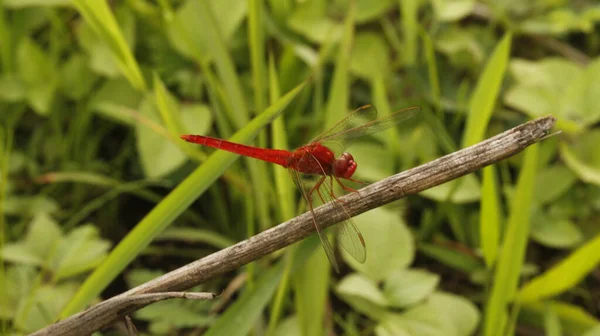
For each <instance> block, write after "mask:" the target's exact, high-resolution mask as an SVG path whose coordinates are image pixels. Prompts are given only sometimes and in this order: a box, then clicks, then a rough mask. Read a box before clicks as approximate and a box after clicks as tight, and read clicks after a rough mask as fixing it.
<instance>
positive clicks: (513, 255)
mask: <svg viewBox="0 0 600 336" xmlns="http://www.w3.org/2000/svg"><path fill="white" fill-rule="evenodd" d="M538 151H539V145H538V144H535V145H532V146H530V147H529V148H527V149H526V150H525V160H524V163H523V168H522V169H521V173H520V175H519V180H518V182H517V189H516V192H515V194H514V196H513V198H512V200H511V203H510V215H509V218H508V226H507V228H506V233H505V234H504V241H503V242H502V253H501V254H500V255H499V257H498V263H497V266H496V271H495V274H494V281H493V285H492V289H491V294H490V297H489V298H488V302H487V305H486V309H485V319H484V320H485V323H484V327H483V334H484V335H497V334H498V333H499V332H500V333H502V334H503V333H504V332H502V331H503V330H504V328H505V323H506V307H507V304H508V302H509V301H510V300H511V299H512V298H513V297H514V295H515V291H516V289H517V282H518V280H519V274H520V272H521V269H522V267H523V261H524V258H525V248H526V246H527V238H528V236H529V226H530V214H531V206H532V198H533V185H534V181H535V173H536V168H537V165H538V162H537V161H538ZM507 332H509V333H511V332H512V331H507Z"/></svg>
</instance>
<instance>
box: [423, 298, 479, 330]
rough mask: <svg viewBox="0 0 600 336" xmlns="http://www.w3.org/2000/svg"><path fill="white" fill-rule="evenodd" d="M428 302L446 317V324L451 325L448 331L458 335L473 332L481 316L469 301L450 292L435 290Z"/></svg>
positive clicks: (440, 314)
mask: <svg viewBox="0 0 600 336" xmlns="http://www.w3.org/2000/svg"><path fill="white" fill-rule="evenodd" d="M429 304H430V305H431V306H433V307H435V308H436V309H437V311H438V314H439V316H441V317H442V318H445V319H446V325H448V326H451V327H452V328H451V329H450V328H449V329H448V331H450V330H452V331H454V334H455V335H460V336H468V335H474V334H475V330H476V329H477V326H478V324H479V320H480V319H481V316H480V314H479V311H478V310H477V306H475V305H474V304H473V303H472V302H471V301H469V300H467V299H465V298H464V297H462V296H458V295H454V294H451V293H445V292H435V293H433V294H431V296H430V297H429Z"/></svg>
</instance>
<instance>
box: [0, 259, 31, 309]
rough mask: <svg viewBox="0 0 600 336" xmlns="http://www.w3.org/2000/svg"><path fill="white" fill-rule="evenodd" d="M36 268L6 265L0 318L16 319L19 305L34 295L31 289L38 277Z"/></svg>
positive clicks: (0, 289) (1, 288)
mask: <svg viewBox="0 0 600 336" xmlns="http://www.w3.org/2000/svg"><path fill="white" fill-rule="evenodd" d="M38 275H39V274H38V270H37V268H36V267H34V266H26V265H8V264H7V265H6V266H5V269H4V273H3V281H4V283H3V286H1V287H0V297H2V299H3V300H0V317H2V318H4V319H7V320H8V319H14V318H15V317H16V315H17V313H18V311H17V310H18V308H19V305H20V304H21V302H22V301H24V300H27V299H28V298H29V295H31V293H32V289H31V287H32V286H33V285H34V281H35V279H36V277H37V276H38Z"/></svg>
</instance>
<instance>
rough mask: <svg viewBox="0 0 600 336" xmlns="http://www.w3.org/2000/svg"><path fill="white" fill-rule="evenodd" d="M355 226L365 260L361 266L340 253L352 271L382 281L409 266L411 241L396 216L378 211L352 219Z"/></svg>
mask: <svg viewBox="0 0 600 336" xmlns="http://www.w3.org/2000/svg"><path fill="white" fill-rule="evenodd" d="M354 222H355V223H356V226H357V227H358V228H359V230H360V232H361V233H362V235H363V237H364V239H365V243H366V249H367V260H366V261H365V262H364V263H363V264H361V263H359V262H358V261H356V260H355V259H354V258H353V257H352V256H350V255H348V253H347V252H346V251H345V250H344V249H340V251H341V253H342V257H343V258H344V260H345V261H346V262H347V263H348V264H349V265H350V266H351V267H352V268H353V269H355V270H357V271H359V272H360V273H362V274H364V275H366V276H368V277H369V278H371V279H373V280H384V279H386V278H388V277H389V276H390V274H392V273H393V272H394V271H395V270H398V269H403V268H406V267H407V266H408V265H410V263H412V261H413V259H414V256H415V247H414V241H413V237H412V235H411V233H410V231H409V230H408V228H407V227H406V225H405V224H404V222H403V221H402V219H401V218H400V216H399V215H398V214H396V213H393V212H391V211H389V210H385V209H383V208H377V209H373V210H371V211H368V212H366V213H364V214H361V215H359V216H357V217H355V218H354Z"/></svg>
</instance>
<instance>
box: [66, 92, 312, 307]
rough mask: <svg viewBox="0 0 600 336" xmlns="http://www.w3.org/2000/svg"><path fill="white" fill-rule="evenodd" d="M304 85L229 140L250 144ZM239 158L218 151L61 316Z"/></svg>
mask: <svg viewBox="0 0 600 336" xmlns="http://www.w3.org/2000/svg"><path fill="white" fill-rule="evenodd" d="M304 85H305V83H302V84H300V85H298V86H297V87H296V88H295V89H294V90H292V91H290V92H288V93H287V94H286V95H285V96H283V97H282V98H281V99H279V100H278V101H277V103H275V104H273V105H271V106H270V107H269V108H268V109H267V110H265V112H263V113H262V114H260V115H259V116H257V117H256V118H254V120H252V121H251V122H250V123H249V124H248V125H247V126H246V127H244V128H243V129H241V130H240V131H238V132H237V133H236V134H235V135H234V136H233V137H232V138H231V139H230V140H231V141H234V142H240V143H247V142H249V141H250V140H251V139H252V138H254V137H255V136H256V134H257V133H258V132H259V131H260V130H261V129H262V128H263V127H264V126H266V125H267V124H268V123H270V122H271V121H272V120H273V118H275V117H276V116H277V115H278V114H279V113H280V112H281V111H282V110H283V108H285V107H286V106H287V105H288V104H289V103H290V102H291V101H292V99H293V98H294V97H295V96H296V95H297V94H298V93H299V92H300V91H301V90H302V88H303V87H304ZM238 157H239V156H238V155H235V154H231V153H227V152H222V151H218V152H215V153H214V154H213V155H211V156H210V158H209V159H208V160H206V162H205V163H204V164H203V165H201V166H200V167H198V169H196V170H195V171H194V172H193V173H192V174H191V175H190V176H188V177H187V178H186V179H185V180H184V181H183V182H182V183H181V184H180V185H179V186H177V188H175V189H174V190H173V191H172V192H171V193H170V194H169V195H168V196H167V197H166V198H165V199H164V200H163V201H162V202H161V203H159V204H158V205H157V206H156V207H155V208H154V209H152V211H150V213H149V214H148V215H146V217H144V219H142V221H141V222H140V223H138V225H137V226H136V227H135V228H134V229H133V230H132V231H131V232H130V233H129V234H128V235H127V237H125V238H124V239H123V240H122V241H121V242H120V243H119V245H117V247H116V248H115V249H114V250H113V251H112V252H111V253H110V255H109V256H108V258H107V259H106V260H105V262H104V263H103V264H102V265H100V267H98V269H96V271H94V273H92V275H90V276H89V277H88V278H87V279H86V281H85V282H84V283H83V285H82V286H81V287H80V288H79V291H78V292H77V294H76V295H75V296H74V297H73V299H72V300H71V302H70V303H69V304H68V306H67V307H66V308H65V309H64V310H63V312H62V314H61V316H63V317H65V316H68V315H71V314H73V313H75V312H77V311H79V310H81V309H82V308H83V307H85V305H87V304H88V303H89V302H90V301H91V300H92V299H93V298H94V297H95V296H97V295H98V294H99V293H100V292H101V291H102V290H103V289H104V288H106V286H107V285H108V284H109V283H110V282H111V281H112V280H113V279H114V278H115V277H116V276H117V275H118V274H119V273H120V272H121V271H122V270H123V269H124V268H125V267H126V266H127V265H128V264H129V263H130V262H131V260H133V259H134V258H135V257H136V256H137V255H138V254H139V253H140V252H141V251H142V250H143V249H144V248H145V247H146V246H148V244H150V242H151V241H152V240H153V239H154V238H155V237H156V236H157V235H158V234H160V233H161V232H162V231H163V230H164V229H165V228H166V227H168V226H169V225H170V224H171V223H172V222H173V220H175V218H177V216H179V215H180V214H181V213H182V212H183V211H184V210H185V209H186V208H187V207H188V206H189V205H190V204H191V203H192V202H193V201H194V200H195V199H197V198H198V197H199V196H200V195H201V194H202V193H203V192H204V191H205V190H206V189H208V187H209V186H210V185H211V184H212V183H213V182H214V181H215V180H216V179H217V178H218V177H219V176H221V174H222V173H223V171H225V169H227V167H228V166H229V165H231V164H232V163H233V162H234V161H235V159H237V158H238Z"/></svg>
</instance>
